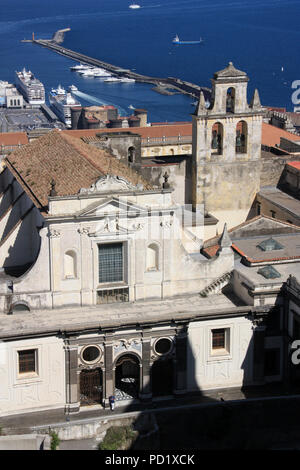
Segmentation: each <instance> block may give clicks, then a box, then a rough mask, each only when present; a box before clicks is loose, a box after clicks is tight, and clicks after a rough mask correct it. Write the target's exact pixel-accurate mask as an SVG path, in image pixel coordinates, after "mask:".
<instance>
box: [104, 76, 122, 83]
mask: <svg viewBox="0 0 300 470" xmlns="http://www.w3.org/2000/svg"><path fill="white" fill-rule="evenodd" d="M103 81H104V82H115V83H117V82H121V81H122V78H118V77H109V78H106V79H105V80H103Z"/></svg>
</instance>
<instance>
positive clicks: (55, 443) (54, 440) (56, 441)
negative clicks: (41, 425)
mask: <svg viewBox="0 0 300 470" xmlns="http://www.w3.org/2000/svg"><path fill="white" fill-rule="evenodd" d="M49 434H50V436H51V444H50V448H51V450H56V448H57V447H58V446H59V443H60V439H59V437H58V434H57V433H56V432H55V431H51V432H50V433H49Z"/></svg>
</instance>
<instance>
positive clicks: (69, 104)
mask: <svg viewBox="0 0 300 470" xmlns="http://www.w3.org/2000/svg"><path fill="white" fill-rule="evenodd" d="M71 86H72V87H74V85H71ZM75 88H76V87H75ZM49 102H50V105H51V109H52V110H53V112H54V113H55V114H56V116H57V117H58V118H59V119H60V120H61V121H62V122H63V123H65V124H66V126H67V127H71V125H72V122H71V108H81V103H79V101H77V100H76V99H75V98H74V97H73V96H72V95H71V93H69V92H66V91H65V89H64V88H63V87H62V86H61V85H59V86H58V87H57V88H52V90H51V92H50V93H49Z"/></svg>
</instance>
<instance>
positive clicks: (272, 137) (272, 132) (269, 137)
mask: <svg viewBox="0 0 300 470" xmlns="http://www.w3.org/2000/svg"><path fill="white" fill-rule="evenodd" d="M280 137H284V138H285V139H287V140H292V141H297V140H300V136H299V135H296V134H292V133H291V132H287V131H285V130H284V129H280V128H279V127H276V126H271V124H267V123H266V122H263V123H262V139H261V143H262V145H266V146H268V147H275V146H276V145H280Z"/></svg>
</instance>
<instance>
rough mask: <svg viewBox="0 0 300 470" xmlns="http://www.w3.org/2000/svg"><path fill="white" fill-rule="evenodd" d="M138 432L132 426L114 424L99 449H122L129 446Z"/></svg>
mask: <svg viewBox="0 0 300 470" xmlns="http://www.w3.org/2000/svg"><path fill="white" fill-rule="evenodd" d="M135 436H136V433H135V432H134V431H133V430H132V429H131V427H130V426H112V427H111V428H109V429H108V430H107V432H106V435H105V438H104V439H103V441H102V442H100V444H99V446H98V449H99V450H120V449H124V448H125V447H128V446H130V445H131V444H132V442H133V440H134V439H135Z"/></svg>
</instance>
